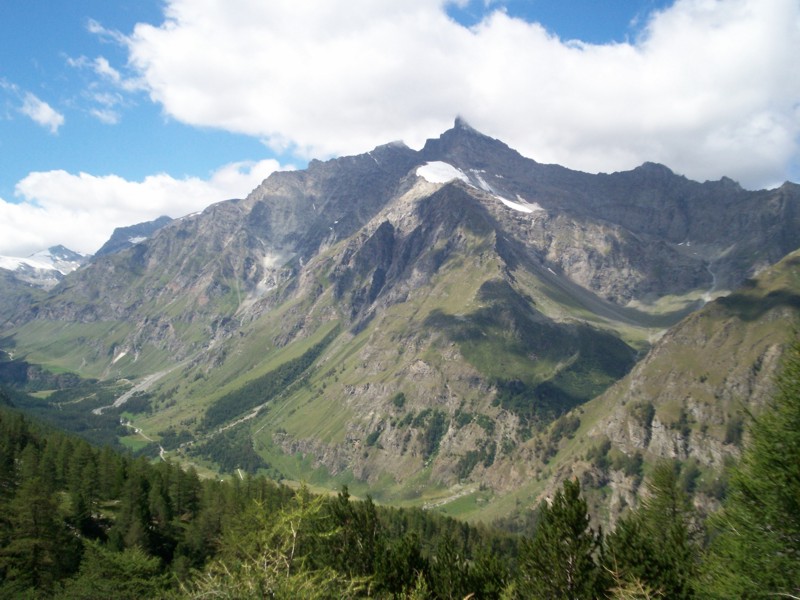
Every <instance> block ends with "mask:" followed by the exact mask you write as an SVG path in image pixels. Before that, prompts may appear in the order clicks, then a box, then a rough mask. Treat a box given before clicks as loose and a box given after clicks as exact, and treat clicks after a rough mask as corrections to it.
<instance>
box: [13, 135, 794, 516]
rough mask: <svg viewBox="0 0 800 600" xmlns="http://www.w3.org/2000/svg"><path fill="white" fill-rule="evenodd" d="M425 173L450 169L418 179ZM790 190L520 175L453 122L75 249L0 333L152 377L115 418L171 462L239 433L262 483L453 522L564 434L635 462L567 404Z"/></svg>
mask: <svg viewBox="0 0 800 600" xmlns="http://www.w3.org/2000/svg"><path fill="white" fill-rule="evenodd" d="M437 162H439V163H442V164H446V165H449V168H450V169H452V171H450V172H451V173H455V176H454V178H451V179H449V180H445V181H438V180H437V181H430V180H428V179H426V177H425V176H424V175H425V173H426V171H425V170H424V169H425V167H426V165H431V164H432V163H437ZM432 178H433V179H437V178H436V177H432ZM798 202H800V187H798V186H794V185H792V184H787V185H784V186H782V187H781V188H777V189H775V190H762V191H759V192H748V191H747V190H743V189H742V188H741V187H738V186H735V185H733V184H731V182H729V181H725V180H723V181H720V182H706V183H698V182H692V181H690V180H688V179H686V178H684V177H682V176H679V175H676V174H674V173H672V172H671V171H670V170H669V169H668V168H666V167H663V166H660V165H653V164H645V165H643V166H641V167H638V168H637V169H634V170H633V171H627V172H622V173H614V174H604V175H591V174H586V173H579V172H576V171H570V170H569V169H566V168H564V167H560V166H557V165H542V164H540V163H537V162H535V161H533V160H531V159H527V158H525V157H523V156H522V155H520V154H519V153H517V152H516V151H515V150H513V149H511V148H509V147H508V146H506V145H505V144H503V143H502V142H500V141H499V140H494V139H492V138H489V137H487V136H484V135H483V134H481V133H479V132H477V131H475V130H474V129H472V128H471V127H469V126H468V125H467V124H466V123H465V122H464V121H463V120H458V121H457V122H456V124H455V126H454V128H453V129H451V130H448V131H447V132H445V133H443V134H442V135H441V136H440V137H439V138H438V139H436V140H429V141H428V142H427V143H426V144H425V146H424V147H423V149H422V150H420V151H415V150H412V149H409V148H407V147H406V146H404V145H401V144H397V143H392V144H387V145H383V146H379V147H377V148H375V149H374V150H372V151H370V152H367V153H363V154H360V155H357V156H352V157H343V158H337V159H331V160H328V161H324V162H323V161H312V162H311V163H309V166H308V168H307V169H306V170H303V171H293V172H280V173H275V174H273V175H271V176H270V177H268V178H267V179H266V180H265V181H264V182H262V183H261V184H260V185H259V186H258V187H257V188H256V189H254V190H253V191H252V192H251V193H250V194H248V196H247V197H246V198H243V199H238V200H230V201H224V202H220V203H217V204H214V205H212V206H210V207H208V208H207V209H205V210H204V211H202V212H201V213H199V214H195V215H190V216H187V217H183V218H181V219H176V220H174V221H171V222H169V223H168V224H166V225H164V226H163V227H161V228H159V229H158V230H157V231H155V232H154V233H153V235H152V236H151V237H150V238H149V239H147V240H143V241H141V242H140V243H137V244H136V245H134V246H132V247H130V248H127V249H122V250H121V251H119V252H116V253H114V254H109V255H105V256H100V257H96V258H95V260H94V261H93V262H92V263H91V264H90V265H88V266H87V267H85V268H84V269H81V270H79V271H76V272H75V273H73V274H71V275H69V276H68V277H67V278H65V280H64V281H62V282H61V283H60V284H59V285H57V286H56V287H54V288H53V289H52V290H51V291H50V292H48V294H47V295H46V296H44V297H42V298H34V299H30V300H29V301H28V302H26V303H25V304H24V305H23V306H21V309H18V310H16V311H15V312H14V316H13V318H12V319H10V321H9V322H8V323H7V324H6V325H5V326H4V330H3V338H2V345H3V346H4V349H5V348H8V349H11V348H13V349H14V350H15V352H19V353H22V354H24V355H25V356H26V357H27V360H30V361H32V362H36V363H40V364H43V365H47V366H49V367H50V368H57V369H65V370H69V371H75V372H78V373H81V374H82V375H84V376H86V377H96V378H99V379H101V380H102V381H109V382H112V381H124V380H126V379H134V380H139V381H142V380H145V379H147V378H154V379H153V380H152V382H151V384H150V387H148V388H147V389H143V392H144V395H143V396H142V397H143V398H145V399H146V405H147V406H148V407H149V408H148V409H147V411H145V412H144V413H142V414H131V415H129V417H130V418H131V419H134V422H135V423H136V425H137V426H138V427H140V428H142V429H144V430H146V431H148V432H149V435H151V437H153V438H154V439H159V438H164V439H169V438H170V436H173V435H177V434H178V433H179V434H180V435H182V436H184V438H185V439H192V440H194V444H193V445H190V446H185V447H181V448H178V447H176V448H173V449H172V451H174V452H175V456H176V457H179V458H180V460H187V461H204V460H208V459H209V457H211V456H219V455H220V454H219V453H220V452H223V451H222V450H219V448H226V449H227V450H224V452H226V453H228V455H231V454H234V453H235V450H234V449H235V448H240V447H242V444H244V446H246V447H248V448H250V449H251V451H252V452H255V453H256V454H258V456H259V457H260V460H262V461H263V462H264V463H265V464H268V465H269V468H270V469H272V470H273V471H274V472H278V473H280V474H281V475H282V476H285V477H288V478H303V477H305V476H307V475H308V474H309V473H318V476H319V477H320V480H321V481H325V482H328V483H329V484H331V485H333V484H335V483H338V482H342V481H346V482H348V483H350V484H353V485H356V484H357V485H361V486H368V487H369V488H370V489H373V490H377V492H376V493H379V495H380V496H381V497H382V498H383V499H385V500H391V501H403V502H411V503H419V504H423V503H428V502H434V503H435V502H439V501H441V500H442V498H447V497H450V496H451V495H452V494H453V493H454V492H453V491H452V490H454V489H456V488H457V487H458V486H460V485H465V486H467V488H468V489H472V487H470V486H475V490H473V492H470V493H469V494H466V495H465V496H464V498H465V499H464V500H463V501H462V502H463V503H468V502H472V505H470V507H469V510H470V511H475V510H478V509H480V506H479V505H480V504H481V503H482V502H483V503H490V504H493V505H495V504H496V505H497V506H507V505H506V504H503V503H504V502H506V500H505V499H507V498H511V497H513V496H514V494H516V493H517V492H516V491H515V490H522V491H519V494H525V493H528V492H525V491H524V490H526V489H528V490H530V493H531V494H534V493H535V494H540V493H542V490H544V489H545V487H544V486H545V481H546V480H547V478H549V477H551V476H553V475H554V470H559V469H560V470H562V471H563V469H567V463H565V462H563V460H566V459H562V457H573V458H575V456H577V455H576V454H575V449H574V448H572V446H573V441H572V438H571V437H570V436H571V435H574V434H575V432H576V431H580V432H582V433H581V439H585V440H587V441H586V442H585V443H587V444H588V443H589V442H590V441H591V440H594V439H600V437H602V436H606V437H607V438H609V439H611V440H612V441H613V443H614V444H615V451H618V452H625V451H627V452H631V453H635V452H637V451H644V452H647V451H648V448H647V447H642V448H639V447H637V446H635V444H633V442H631V441H630V439H628V438H625V437H624V435H623V434H622V433H619V432H617V433H614V431H612V429H613V423H612V422H610V421H607V420H606V421H602V419H601V418H600V417H598V420H597V422H598V423H600V422H602V423H604V424H603V425H602V426H601V425H598V427H600V429H597V430H592V431H594V433H591V432H590V431H589V430H588V428H589V425H590V424H589V422H588V419H587V418H586V417H584V416H581V415H582V413H581V411H584V410H585V411H600V410H601V408H597V407H602V410H610V411H611V412H609V413H607V414H612V415H613V414H616V413H614V412H613V410H614V409H613V407H612V408H611V409H609V408H608V406H609V405H610V404H613V402H614V401H613V400H608V398H609V396H602V394H603V392H606V393H608V394H610V393H611V391H607V390H614V389H617V387H616V386H615V385H614V384H615V382H618V381H620V380H623V381H625V380H624V379H623V378H624V377H625V376H626V374H627V373H628V372H629V371H631V369H633V371H631V372H632V373H638V372H639V371H636V368H637V367H635V363H637V361H639V360H640V359H641V358H642V357H644V356H645V353H646V352H647V350H648V349H649V348H650V347H651V345H653V344H658V343H659V342H658V341H657V340H658V339H659V338H660V337H662V338H666V339H667V340H669V339H670V338H669V332H667V333H664V331H665V329H666V328H667V327H670V326H672V325H675V324H676V323H678V322H679V321H680V320H681V319H682V318H684V317H685V316H686V315H688V314H690V313H692V312H693V311H696V310H697V309H699V308H700V307H701V306H703V305H704V304H707V302H708V301H710V300H713V299H714V298H715V297H718V296H722V295H725V294H727V293H728V292H729V291H730V290H732V289H735V288H737V287H738V286H739V285H741V284H743V283H745V282H746V278H747V277H750V276H753V275H755V274H756V273H758V272H761V271H763V270H764V269H765V268H767V267H768V266H769V265H772V264H773V263H775V262H777V261H778V260H779V259H780V258H782V257H783V256H784V255H785V254H787V253H788V252H789V251H791V250H794V249H796V248H797V247H799V246H800V227H798V225H800V223H798V221H799V220H800V213H798V210H797V205H798ZM776 257H777V258H776ZM765 272H766V271H765ZM736 298H738V296H737V297H736ZM719 302H721V301H719V300H718V301H717V304H713V303H712V304H713V305H714V306H717V305H719V304H718V303H719ZM6 310H8V309H6ZM690 318H691V317H690ZM658 347H660V346H658ZM640 364H642V363H640ZM645 364H646V363H645ZM156 375H158V377H156ZM631 376H633V375H631ZM709 376H710V374H709ZM617 385H621V384H617ZM615 393H616V392H615ZM620 403H621V401H620ZM659 406H660V404H659ZM676 406H677V405H676ZM658 410H659V409H658V407H656V413H657V415H656V416H658V418H659V422H661V423H663V422H667V420H666V416H665V415H661V414H658ZM726 410H727V409H726ZM209 415H213V419H210V418H209ZM669 416H670V418H672V415H669ZM623 417H624V418H623ZM725 418H727V413H726V417H725ZM625 419H627V413H625V414H623V415H622V416H619V418H616V421H614V419H612V421H613V422H615V423H616V422H619V423H624V427H627V423H629V422H630V419H628V420H625ZM669 422H670V423H672V422H673V421H669ZM675 422H676V423H677V422H679V419H677V420H675ZM709 425H711V424H709ZM681 426H682V425H678V430H680V427H681ZM576 427H577V428H580V427H583V428H584V429H576ZM691 427H693V425H691V426H690V428H691ZM698 427H699V425H698ZM715 427H716V426H715ZM719 427H724V424H722V425H719ZM604 428H605V429H604ZM606 430H608V431H606ZM170 432H172V433H170ZM598 432H599V433H598ZM717 433H719V431H717ZM571 448H572V449H571ZM236 452H238V451H236ZM651 454H653V455H655V454H656V453H655V452H653V453H651ZM680 457H681V459H684V460H688V459H689V458H697V457H696V456H694V455H691V453H689V454H683V455H681V456H680ZM212 460H213V459H212ZM581 460H582V459H581ZM579 462H580V461H579ZM551 463H552V465H551ZM716 464H717V463H713V464H712V463H711V462H708V461H707V465H706V466H708V467H709V468H710V467H711V466H714V465H716ZM562 471H559V472H562ZM587 472H591V471H587ZM531 482H534V483H531ZM479 483H480V484H481V485H482V486H484V489H482V490H478V487H479ZM526 486H528V487H526ZM530 486H532V487H530ZM365 489H366V488H365ZM467 497H468V499H467ZM517 497H518V498H523V497H524V496H517ZM529 501H532V498H528V499H527V500H526V502H529ZM465 510H466V509H465ZM481 510H482V509H481Z"/></svg>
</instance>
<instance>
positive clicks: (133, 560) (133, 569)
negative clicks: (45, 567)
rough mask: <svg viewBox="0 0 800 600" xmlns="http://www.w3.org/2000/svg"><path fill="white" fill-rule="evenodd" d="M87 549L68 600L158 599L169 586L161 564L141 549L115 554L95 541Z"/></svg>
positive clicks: (68, 589)
mask: <svg viewBox="0 0 800 600" xmlns="http://www.w3.org/2000/svg"><path fill="white" fill-rule="evenodd" d="M85 547H86V551H85V552H84V556H83V560H82V561H81V568H80V571H79V572H78V574H77V575H76V576H75V578H73V579H70V580H68V581H67V583H66V586H65V589H64V597H66V598H75V599H79V598H85V599H86V600H92V599H95V598H119V599H121V600H139V599H141V598H159V597H163V596H164V595H165V594H166V592H167V590H168V589H169V587H170V586H169V583H170V582H169V576H168V575H167V574H166V573H164V572H163V568H162V565H161V561H159V560H158V558H156V557H154V556H150V555H148V554H147V553H145V552H144V551H143V550H141V549H140V548H137V547H134V548H129V549H125V550H123V551H122V552H115V551H113V550H110V549H109V548H107V547H105V546H103V545H102V544H100V543H98V542H92V541H87V542H86V544H85Z"/></svg>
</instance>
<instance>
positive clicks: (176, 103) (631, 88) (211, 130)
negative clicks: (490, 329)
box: [0, 0, 800, 256]
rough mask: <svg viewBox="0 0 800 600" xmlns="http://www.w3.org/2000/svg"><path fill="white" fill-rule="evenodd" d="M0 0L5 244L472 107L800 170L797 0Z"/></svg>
mask: <svg viewBox="0 0 800 600" xmlns="http://www.w3.org/2000/svg"><path fill="white" fill-rule="evenodd" d="M292 4H293V3H277V2H276V3H270V2H259V1H255V0H226V1H223V0H205V1H203V2H200V1H199V0H163V1H161V0H158V1H156V0H70V1H69V2H52V0H4V1H3V2H2V3H0V156H2V160H0V255H17V256H24V255H26V254H30V253H32V252H34V251H36V250H39V249H41V248H44V247H47V246H49V245H53V244H56V243H64V244H65V245H67V246H69V247H71V248H73V249H75V250H78V251H81V252H87V253H89V252H93V251H94V250H96V249H97V248H98V247H99V246H100V245H101V244H102V243H103V241H105V239H106V238H107V237H108V236H109V235H110V233H111V231H112V230H113V228H114V227H116V226H120V225H127V224H132V223H135V222H139V221H143V220H147V219H151V218H155V217H156V216H159V215H160V214H168V215H170V216H172V217H178V216H181V215H183V214H187V213H189V212H193V211H195V210H200V209H202V208H204V207H205V206H207V205H208V204H210V203H211V202H214V201H218V200H223V199H226V198H229V197H242V196H244V195H246V194H247V193H248V192H249V191H250V190H251V189H252V188H253V187H255V185H257V183H258V182H259V181H260V180H261V179H263V177H265V176H267V175H268V174H269V173H270V172H271V171H273V170H275V169H284V168H302V167H303V166H305V164H306V162H307V161H308V159H309V158H312V157H313V158H327V157H332V156H337V155H344V154H352V153H358V152H363V151H367V150H369V149H371V148H372V147H374V146H375V145H377V144H381V143H385V142H388V141H392V140H396V139H402V140H404V141H405V142H406V143H408V144H409V145H410V146H412V147H419V146H420V145H421V144H422V143H423V141H424V139H426V138H428V137H435V136H437V135H438V134H439V133H441V132H442V131H443V130H444V129H447V128H448V127H450V125H451V124H452V121H453V118H454V117H455V116H456V115H462V116H464V117H465V118H466V119H467V120H468V121H469V122H470V123H471V124H472V125H473V126H475V127H476V128H477V129H479V130H481V131H483V132H484V133H487V134H488V135H492V136H494V137H498V138H501V139H503V140H504V141H506V142H507V143H508V144H509V145H511V146H512V147H514V148H517V149H518V150H520V151H521V152H522V153H523V154H525V155H527V156H530V157H531V158H534V159H536V160H540V161H541V162H557V163H560V164H564V165H566V166H568V167H571V168H577V169H581V170H586V171H592V172H599V171H614V170H623V169H629V168H633V167H635V166H637V165H638V164H641V163H642V162H644V161H646V160H654V161H658V162H663V163H665V164H667V165H668V166H670V167H671V168H673V169H674V170H675V171H676V172H679V173H683V174H686V175H687V176H689V177H692V178H694V179H700V180H704V179H718V178H719V177H721V176H723V175H727V176H731V177H733V178H734V179H737V180H738V181H740V182H742V184H743V185H745V186H746V187H749V188H759V187H771V186H774V185H779V184H780V183H781V182H782V181H784V180H785V179H792V180H795V181H796V180H797V179H798V174H800V169H799V168H798V166H799V165H798V136H799V135H800V126H799V125H798V122H800V75H799V74H798V68H797V66H796V58H795V55H796V50H797V48H798V47H800V7H798V3H797V2H796V1H795V0H724V1H719V0H680V1H678V2H672V1H668V0H629V1H621V0H619V1H618V0H614V1H611V0H609V1H598V0H593V1H592V0H569V1H567V0H561V1H557V0H526V1H523V0H508V1H505V2H502V1H499V0H497V1H487V0H471V1H466V0H461V1H459V2H444V1H442V0H407V1H406V2H403V3H398V2H394V1H393V0H380V1H376V0H346V1H345V0H325V2H322V1H319V2H305V3H294V5H292Z"/></svg>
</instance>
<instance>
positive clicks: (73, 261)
mask: <svg viewBox="0 0 800 600" xmlns="http://www.w3.org/2000/svg"><path fill="white" fill-rule="evenodd" d="M29 259H30V260H35V261H37V262H40V263H44V264H45V265H47V266H49V267H50V268H51V269H55V270H56V271H58V272H59V273H61V274H62V275H66V274H67V273H72V272H73V271H74V270H75V269H77V268H78V267H80V266H81V265H82V264H83V263H85V262H86V260H87V259H88V256H85V255H83V254H79V253H78V252H73V251H72V250H70V249H69V248H66V247H64V246H60V245H59V246H52V247H50V248H48V249H47V250H41V251H39V252H36V253H34V254H31V255H30V257H29Z"/></svg>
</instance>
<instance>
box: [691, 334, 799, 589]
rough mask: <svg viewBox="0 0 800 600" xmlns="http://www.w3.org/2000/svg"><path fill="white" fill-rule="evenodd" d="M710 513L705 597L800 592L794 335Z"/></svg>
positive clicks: (797, 423)
mask: <svg viewBox="0 0 800 600" xmlns="http://www.w3.org/2000/svg"><path fill="white" fill-rule="evenodd" d="M750 433H751V437H752V439H751V441H750V443H749V444H748V445H747V447H746V448H745V451H744V454H743V456H742V460H741V463H740V464H739V465H738V467H736V468H735V469H734V470H733V472H732V474H731V478H730V484H729V489H728V496H727V498H726V501H725V504H724V507H723V510H722V512H721V513H720V514H719V515H716V516H715V518H713V519H712V521H711V525H712V534H713V538H712V539H713V541H712V544H711V548H710V552H709V555H708V557H707V559H706V561H705V563H704V566H703V570H704V577H703V585H702V587H703V592H704V594H705V595H706V596H708V597H712V598H731V597H734V596H736V597H738V598H762V597H767V596H770V597H786V598H789V597H797V596H800V342H795V344H794V345H793V346H792V348H791V349H790V350H789V351H788V352H787V353H786V355H785V360H784V364H783V368H782V371H781V374H780V376H779V377H778V381H777V393H776V394H775V397H774V398H773V399H772V401H771V403H770V405H769V406H768V407H767V410H766V411H765V412H764V413H763V414H762V415H761V416H759V417H758V418H757V419H755V420H754V421H753V423H752V425H751V427H750Z"/></svg>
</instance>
